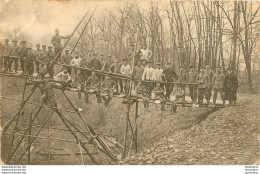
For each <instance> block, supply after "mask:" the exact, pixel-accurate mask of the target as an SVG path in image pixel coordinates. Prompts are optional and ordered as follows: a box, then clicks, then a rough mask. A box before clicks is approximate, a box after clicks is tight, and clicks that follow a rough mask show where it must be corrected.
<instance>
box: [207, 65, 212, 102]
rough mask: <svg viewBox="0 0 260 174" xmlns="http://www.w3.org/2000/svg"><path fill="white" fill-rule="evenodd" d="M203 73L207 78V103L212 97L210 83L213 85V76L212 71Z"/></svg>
mask: <svg viewBox="0 0 260 174" xmlns="http://www.w3.org/2000/svg"><path fill="white" fill-rule="evenodd" d="M205 73H206V74H207V75H208V76H209V87H208V95H207V99H208V101H210V99H211V96H212V87H213V86H212V83H213V76H214V72H213V71H212V70H208V71H207V70H205Z"/></svg>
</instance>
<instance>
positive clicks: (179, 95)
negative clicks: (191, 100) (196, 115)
mask: <svg viewBox="0 0 260 174" xmlns="http://www.w3.org/2000/svg"><path fill="white" fill-rule="evenodd" d="M184 95H185V91H184V90H183V88H182V87H181V86H178V87H177V92H176V94H175V100H174V101H173V102H172V106H171V110H170V112H169V114H170V115H171V114H173V113H175V112H176V111H177V103H183V102H184V97H183V96H184Z"/></svg>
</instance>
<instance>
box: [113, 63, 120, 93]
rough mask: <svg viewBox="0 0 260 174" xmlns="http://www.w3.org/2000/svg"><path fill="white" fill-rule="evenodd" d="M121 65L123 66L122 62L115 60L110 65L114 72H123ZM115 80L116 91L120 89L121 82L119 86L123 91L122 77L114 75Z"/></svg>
mask: <svg viewBox="0 0 260 174" xmlns="http://www.w3.org/2000/svg"><path fill="white" fill-rule="evenodd" d="M121 66H122V65H121V63H119V62H115V63H113V64H112V65H111V66H110V70H111V72H112V73H115V74H121V72H120V68H121ZM113 80H114V82H115V83H116V91H117V92H119V89H118V84H119V87H120V90H121V91H120V92H123V82H122V79H119V78H116V77H114V78H113Z"/></svg>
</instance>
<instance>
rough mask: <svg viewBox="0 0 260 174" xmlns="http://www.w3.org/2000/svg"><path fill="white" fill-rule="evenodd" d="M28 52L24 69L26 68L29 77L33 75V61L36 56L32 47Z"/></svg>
mask: <svg viewBox="0 0 260 174" xmlns="http://www.w3.org/2000/svg"><path fill="white" fill-rule="evenodd" d="M27 50H28V51H27V54H26V57H25V59H24V69H25V74H27V73H28V75H29V77H32V76H33V68H34V67H33V62H34V61H35V56H34V54H33V52H32V48H28V49H27Z"/></svg>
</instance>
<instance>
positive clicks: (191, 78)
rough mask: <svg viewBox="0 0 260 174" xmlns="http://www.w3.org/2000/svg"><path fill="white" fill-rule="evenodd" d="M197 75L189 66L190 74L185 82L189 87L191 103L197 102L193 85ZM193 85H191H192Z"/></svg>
mask: <svg viewBox="0 0 260 174" xmlns="http://www.w3.org/2000/svg"><path fill="white" fill-rule="evenodd" d="M197 76H198V73H197V72H196V71H195V69H194V66H190V72H189V73H188V74H187V82H188V86H189V92H190V98H191V101H192V102H196V101H197V85H196V84H195V83H197V82H196V79H197ZM192 83H193V84H192Z"/></svg>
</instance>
